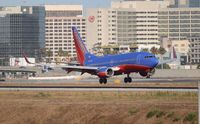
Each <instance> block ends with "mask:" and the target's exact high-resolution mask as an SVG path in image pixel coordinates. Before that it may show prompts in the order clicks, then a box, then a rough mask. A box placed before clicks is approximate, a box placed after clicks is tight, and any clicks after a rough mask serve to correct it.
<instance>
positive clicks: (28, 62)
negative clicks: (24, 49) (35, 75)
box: [23, 53, 35, 64]
mask: <svg viewBox="0 0 200 124" xmlns="http://www.w3.org/2000/svg"><path fill="white" fill-rule="evenodd" d="M23 56H24V59H25V60H26V62H27V63H28V64H35V63H32V62H30V61H29V60H28V58H27V57H26V54H25V53H23Z"/></svg>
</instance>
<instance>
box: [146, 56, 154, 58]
mask: <svg viewBox="0 0 200 124" xmlns="http://www.w3.org/2000/svg"><path fill="white" fill-rule="evenodd" d="M144 58H155V56H145V57H144Z"/></svg>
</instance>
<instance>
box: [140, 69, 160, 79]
mask: <svg viewBox="0 0 200 124" xmlns="http://www.w3.org/2000/svg"><path fill="white" fill-rule="evenodd" d="M155 71H156V70H155V69H152V70H151V71H149V72H145V71H141V72H139V73H140V75H141V76H143V77H150V76H153V75H154V74H155Z"/></svg>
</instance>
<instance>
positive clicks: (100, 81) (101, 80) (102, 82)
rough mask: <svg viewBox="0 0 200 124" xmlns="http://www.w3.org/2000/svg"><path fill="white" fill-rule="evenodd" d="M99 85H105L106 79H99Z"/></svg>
mask: <svg viewBox="0 0 200 124" xmlns="http://www.w3.org/2000/svg"><path fill="white" fill-rule="evenodd" d="M99 83H100V84H106V83H107V79H106V78H100V79H99Z"/></svg>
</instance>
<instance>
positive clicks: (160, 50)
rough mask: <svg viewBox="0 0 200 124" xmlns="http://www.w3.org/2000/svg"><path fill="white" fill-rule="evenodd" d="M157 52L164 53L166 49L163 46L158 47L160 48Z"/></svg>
mask: <svg viewBox="0 0 200 124" xmlns="http://www.w3.org/2000/svg"><path fill="white" fill-rule="evenodd" d="M158 52H159V54H161V55H164V54H165V53H166V52H167V51H166V50H165V48H163V47H160V48H159V49H158Z"/></svg>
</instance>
